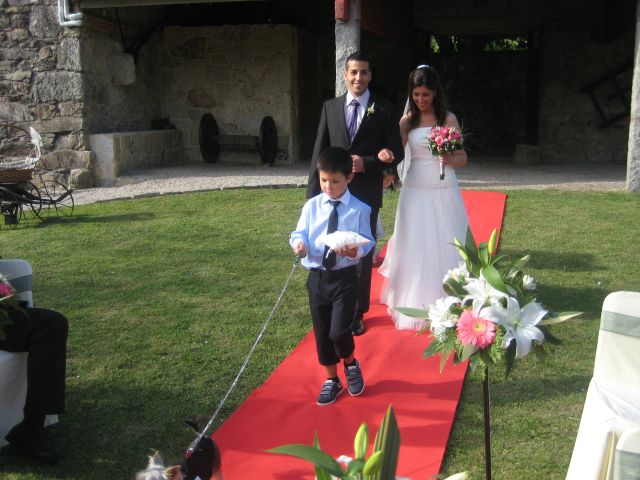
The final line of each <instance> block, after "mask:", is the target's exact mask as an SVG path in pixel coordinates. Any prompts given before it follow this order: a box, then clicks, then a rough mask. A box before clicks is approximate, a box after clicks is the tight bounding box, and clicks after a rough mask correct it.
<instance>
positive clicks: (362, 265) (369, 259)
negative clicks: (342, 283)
mask: <svg viewBox="0 0 640 480" xmlns="http://www.w3.org/2000/svg"><path fill="white" fill-rule="evenodd" d="M378 212H379V209H378V208H373V207H371V235H373V239H374V240H377V235H376V233H377V228H376V227H377V226H378ZM374 252H375V246H374V248H372V249H371V251H370V252H369V253H368V254H367V255H365V256H364V257H362V258H361V259H360V262H359V263H358V308H357V311H356V315H355V319H354V320H355V321H359V320H362V316H363V315H364V314H365V313H366V312H368V311H369V302H370V300H371V270H372V268H373V254H374Z"/></svg>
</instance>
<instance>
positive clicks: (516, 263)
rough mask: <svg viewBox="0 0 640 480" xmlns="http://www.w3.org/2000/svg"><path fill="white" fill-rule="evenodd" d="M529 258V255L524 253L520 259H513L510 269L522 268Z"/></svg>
mask: <svg viewBox="0 0 640 480" xmlns="http://www.w3.org/2000/svg"><path fill="white" fill-rule="evenodd" d="M530 259H531V255H525V256H524V257H522V258H521V259H519V260H516V261H514V262H513V264H511V270H522V268H523V267H524V266H525V265H526V264H527V263H529V260H530Z"/></svg>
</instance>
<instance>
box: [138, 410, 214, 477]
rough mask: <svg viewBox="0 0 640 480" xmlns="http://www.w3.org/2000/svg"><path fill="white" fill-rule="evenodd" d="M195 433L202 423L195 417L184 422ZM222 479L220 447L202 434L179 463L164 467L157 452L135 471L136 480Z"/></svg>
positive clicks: (200, 428)
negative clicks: (141, 468)
mask: <svg viewBox="0 0 640 480" xmlns="http://www.w3.org/2000/svg"><path fill="white" fill-rule="evenodd" d="M185 423H186V424H187V425H189V426H190V427H191V428H193V429H194V430H195V431H196V433H197V432H199V431H201V430H202V428H203V426H204V425H203V424H202V423H201V422H199V421H198V420H197V419H194V420H187V421H186V422H185ZM209 479H211V480H224V477H223V476H222V464H221V457H220V449H219V448H218V446H217V445H216V444H215V442H214V441H213V440H212V439H211V437H208V436H204V437H202V438H201V439H200V441H199V442H198V444H197V445H196V447H195V448H194V449H193V452H191V453H190V454H188V455H185V457H184V458H183V459H182V462H181V463H180V465H173V466H171V467H165V466H164V462H163V460H162V457H161V456H160V454H159V453H158V452H155V453H154V454H153V455H150V456H149V463H148V465H147V468H146V470H142V471H140V472H138V473H137V475H136V480H209Z"/></svg>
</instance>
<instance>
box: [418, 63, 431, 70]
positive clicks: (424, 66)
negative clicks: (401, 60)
mask: <svg viewBox="0 0 640 480" xmlns="http://www.w3.org/2000/svg"><path fill="white" fill-rule="evenodd" d="M419 68H429V65H427V64H426V63H423V64H422V65H418V66H417V67H416V70H417V69H419Z"/></svg>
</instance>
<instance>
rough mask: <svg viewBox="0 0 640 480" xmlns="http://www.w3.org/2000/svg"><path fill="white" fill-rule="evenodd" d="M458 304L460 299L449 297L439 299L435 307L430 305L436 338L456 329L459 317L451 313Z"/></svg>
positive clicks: (430, 314)
mask: <svg viewBox="0 0 640 480" xmlns="http://www.w3.org/2000/svg"><path fill="white" fill-rule="evenodd" d="M456 303H460V299H459V298H458V297H452V296H448V297H444V298H438V299H437V300H436V303H435V305H429V320H430V321H431V324H430V327H431V331H432V332H433V333H434V334H435V335H436V337H438V334H439V335H440V336H441V335H442V334H443V333H444V331H445V330H446V329H447V328H451V327H454V326H455V324H456V322H457V321H458V316H457V315H455V314H453V313H451V312H450V311H449V309H450V308H451V306H452V305H455V304H456Z"/></svg>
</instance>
